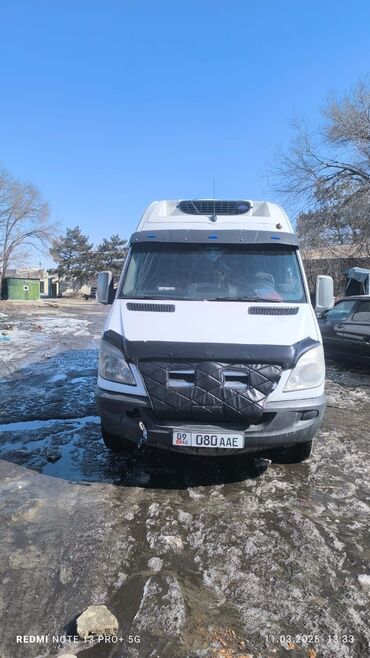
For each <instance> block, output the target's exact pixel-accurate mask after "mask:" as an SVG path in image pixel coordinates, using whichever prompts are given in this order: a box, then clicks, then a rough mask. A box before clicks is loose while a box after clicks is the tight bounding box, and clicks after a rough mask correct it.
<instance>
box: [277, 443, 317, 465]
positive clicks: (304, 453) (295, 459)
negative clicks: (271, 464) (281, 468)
mask: <svg viewBox="0 0 370 658" xmlns="http://www.w3.org/2000/svg"><path fill="white" fill-rule="evenodd" d="M311 451H312V441H306V442H305V443H296V444H295V445H294V446H291V447H289V448H283V449H282V450H281V451H279V454H278V458H277V460H276V461H278V462H280V463H282V464H300V463H301V462H304V461H305V460H306V459H308V458H309V457H310V455H311Z"/></svg>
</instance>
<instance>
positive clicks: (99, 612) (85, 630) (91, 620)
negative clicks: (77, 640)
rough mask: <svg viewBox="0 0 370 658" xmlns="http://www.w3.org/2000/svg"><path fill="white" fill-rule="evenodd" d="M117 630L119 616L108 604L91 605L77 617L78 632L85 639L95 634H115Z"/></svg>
mask: <svg viewBox="0 0 370 658" xmlns="http://www.w3.org/2000/svg"><path fill="white" fill-rule="evenodd" d="M117 631H118V621H117V618H116V617H115V616H114V615H113V614H112V613H111V612H110V611H109V610H108V608H107V606H106V605H90V606H89V607H88V608H87V609H86V610H85V612H83V613H82V615H80V616H79V617H78V618H77V633H78V635H79V636H80V637H81V638H82V639H83V640H87V638H88V637H92V636H94V635H104V636H107V635H115V634H116V633H117Z"/></svg>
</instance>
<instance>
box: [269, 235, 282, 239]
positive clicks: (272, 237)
mask: <svg viewBox="0 0 370 658" xmlns="http://www.w3.org/2000/svg"><path fill="white" fill-rule="evenodd" d="M270 240H280V238H279V237H278V236H277V235H272V236H271V238H270Z"/></svg>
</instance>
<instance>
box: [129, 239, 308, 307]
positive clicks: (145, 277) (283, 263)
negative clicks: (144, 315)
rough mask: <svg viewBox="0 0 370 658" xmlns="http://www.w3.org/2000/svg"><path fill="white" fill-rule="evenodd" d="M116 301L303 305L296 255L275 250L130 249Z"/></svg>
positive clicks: (283, 249) (192, 246)
mask: <svg viewBox="0 0 370 658" xmlns="http://www.w3.org/2000/svg"><path fill="white" fill-rule="evenodd" d="M119 297H120V298H121V299H122V298H125V299H182V300H210V301H235V300H251V301H273V302H305V301H306V295H305V291H304V287H303V282H302V275H301V270H300V266H299V262H298V259H297V254H296V250H295V249H294V248H292V247H284V246H277V245H273V246H271V247H270V246H268V245H259V246H255V245H243V246H240V245H229V244H227V245H226V244H222V245H217V246H213V245H212V246H210V245H204V244H188V245H183V244H181V245H179V244H174V243H172V244H168V243H166V244H164V243H162V244H140V245H134V246H133V247H132V249H131V252H130V256H129V263H128V266H127V270H126V274H125V277H124V280H123V283H122V286H121V290H120V293H119Z"/></svg>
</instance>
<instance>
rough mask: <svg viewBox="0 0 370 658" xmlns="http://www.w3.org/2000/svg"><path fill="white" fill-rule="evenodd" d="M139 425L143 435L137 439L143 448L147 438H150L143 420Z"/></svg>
mask: <svg viewBox="0 0 370 658" xmlns="http://www.w3.org/2000/svg"><path fill="white" fill-rule="evenodd" d="M139 427H140V429H141V436H139V438H138V439H137V440H136V445H137V447H138V448H139V450H140V448H142V447H143V446H145V444H146V442H147V440H148V432H147V431H146V427H145V425H144V423H143V422H142V421H140V422H139Z"/></svg>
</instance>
